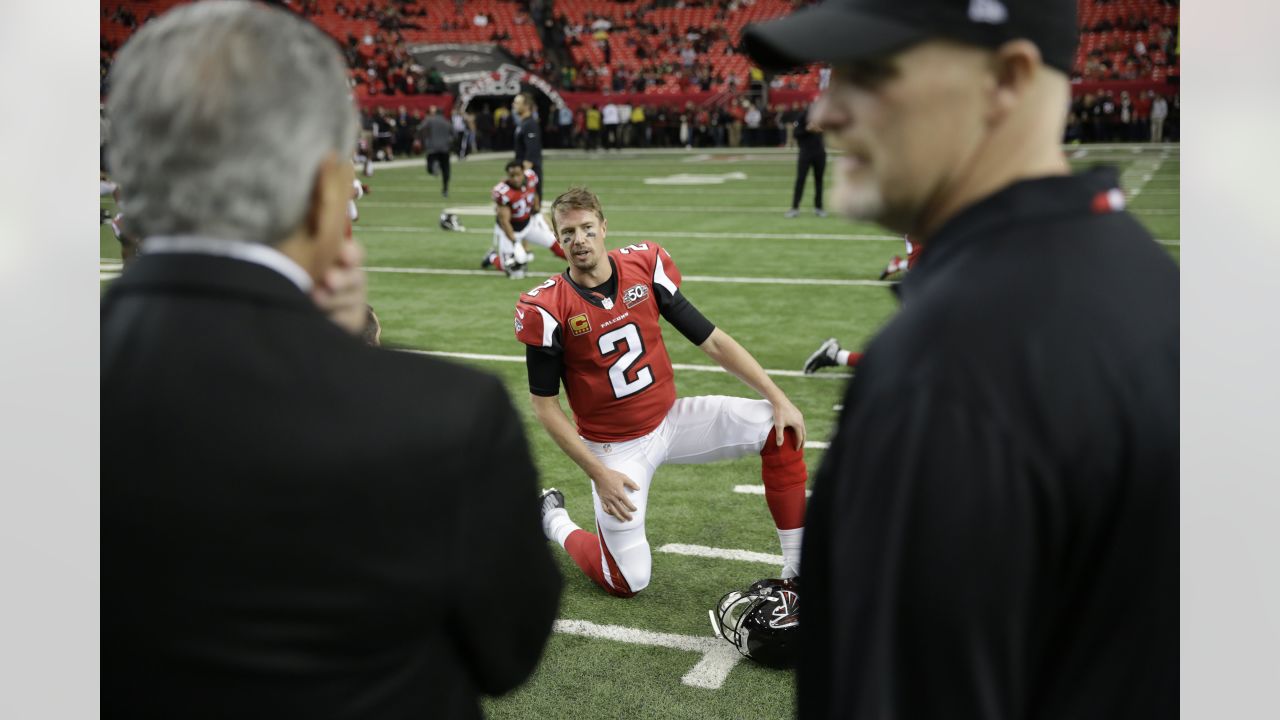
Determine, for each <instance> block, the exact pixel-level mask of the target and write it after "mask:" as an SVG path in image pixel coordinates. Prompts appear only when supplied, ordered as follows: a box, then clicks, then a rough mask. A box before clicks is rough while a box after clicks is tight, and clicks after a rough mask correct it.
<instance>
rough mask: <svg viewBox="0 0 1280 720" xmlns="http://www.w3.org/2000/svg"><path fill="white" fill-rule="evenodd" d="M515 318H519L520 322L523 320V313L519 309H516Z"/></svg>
mask: <svg viewBox="0 0 1280 720" xmlns="http://www.w3.org/2000/svg"><path fill="white" fill-rule="evenodd" d="M516 317H518V318H520V319H521V320H523V319H524V311H523V310H521V309H520V308H516Z"/></svg>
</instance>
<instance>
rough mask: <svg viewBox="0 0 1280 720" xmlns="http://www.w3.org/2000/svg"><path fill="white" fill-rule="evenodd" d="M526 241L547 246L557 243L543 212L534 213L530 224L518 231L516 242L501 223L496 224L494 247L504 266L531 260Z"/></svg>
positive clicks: (494, 227) (494, 228)
mask: <svg viewBox="0 0 1280 720" xmlns="http://www.w3.org/2000/svg"><path fill="white" fill-rule="evenodd" d="M526 242H529V243H533V244H534V245H541V246H542V247H547V248H549V247H551V246H552V245H555V244H556V236H555V233H553V232H551V226H549V225H547V220H546V218H544V217H543V216H542V213H534V214H533V216H532V217H531V218H529V224H528V225H525V226H524V229H522V230H517V231H516V242H515V243H512V242H511V239H510V238H508V237H507V234H506V233H505V232H503V231H502V227H501V226H500V225H497V224H496V223H495V224H494V226H493V247H494V249H496V250H497V251H498V257H500V258H502V266H503V267H511V266H512V265H523V264H525V263H527V262H529V253H528V251H526V250H525V249H524V243H526Z"/></svg>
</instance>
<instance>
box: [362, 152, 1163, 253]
mask: <svg viewBox="0 0 1280 720" xmlns="http://www.w3.org/2000/svg"><path fill="white" fill-rule="evenodd" d="M1157 168H1159V165H1158V164H1157V165H1156V166H1154V167H1153V168H1151V170H1150V171H1149V172H1146V173H1144V174H1143V175H1140V176H1135V177H1142V178H1145V179H1143V180H1141V182H1136V181H1133V180H1129V181H1122V183H1121V186H1122V187H1125V186H1130V185H1132V186H1133V187H1131V188H1130V190H1129V195H1130V197H1134V196H1136V195H1137V193H1139V192H1141V191H1142V187H1143V186H1145V185H1146V183H1147V182H1148V181H1150V179H1151V177H1150V172H1154V171H1155V169H1157ZM1127 172H1128V171H1126V173H1127ZM1135 182H1136V184H1135ZM697 192H701V190H698V191H697ZM361 207H388V208H421V209H430V210H433V211H434V210H435V209H438V208H439V207H440V203H412V202H406V203H396V202H383V203H377V202H366V203H361ZM786 210H787V208H786V207H742V206H736V205H725V206H707V205H610V206H609V212H610V213H681V214H690V213H692V214H699V215H701V214H705V213H712V214H722V215H724V214H734V213H738V214H743V215H776V216H778V218H780V219H781V218H782V214H783V213H784V212H786ZM1129 212H1131V213H1133V214H1135V215H1162V214H1177V213H1178V212H1179V211H1178V210H1173V209H1169V210H1167V211H1165V210H1152V209H1146V208H1139V209H1137V210H1130V211H1129ZM827 222H839V221H838V220H833V219H832V218H828V219H827ZM486 232H487V233H489V234H492V232H493V231H492V230H487V231H486ZM609 234H610V235H617V234H618V233H617V232H610V233H609ZM646 234H650V235H652V234H653V233H646ZM844 237H848V236H844ZM876 239H884V238H882V237H879V236H877V238H876ZM891 239H895V240H901V239H902V238H898V237H894V238H891Z"/></svg>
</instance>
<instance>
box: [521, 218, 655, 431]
mask: <svg viewBox="0 0 1280 720" xmlns="http://www.w3.org/2000/svg"><path fill="white" fill-rule="evenodd" d="M608 257H609V258H611V259H612V260H613V263H614V269H615V272H616V273H617V276H618V286H617V291H616V295H615V296H614V297H612V298H607V299H606V300H605V301H603V302H601V303H599V304H597V303H593V302H592V301H591V300H589V299H588V298H589V297H593V296H594V294H593V293H590V292H589V291H587V290H585V289H582V288H579V287H578V286H577V285H575V284H574V283H572V282H570V281H569V279H568V278H567V277H566V275H565V274H564V273H562V274H560V275H554V276H552V277H551V278H548V279H547V281H546V282H544V283H542V284H541V285H539V286H538V287H536V288H534V289H532V290H530V291H529V292H527V293H524V294H523V295H521V296H520V299H519V300H518V301H517V302H516V316H515V330H516V338H517V339H519V340H520V342H523V343H525V344H527V345H532V346H534V347H548V348H555V349H557V350H559V351H560V352H562V353H563V357H564V378H563V383H564V387H565V392H566V393H567V394H568V396H569V407H571V408H572V409H573V416H574V420H575V421H576V422H577V424H578V434H580V435H582V436H583V437H585V438H587V439H588V440H593V441H595V442H622V441H624V440H634V439H635V438H638V437H640V436H642V435H646V434H648V433H650V432H652V431H653V430H654V429H655V428H657V427H658V425H660V424H661V423H662V420H663V418H665V417H666V416H667V411H668V410H670V409H671V406H672V404H674V403H675V401H676V383H675V375H674V373H673V372H672V370H671V358H670V357H669V356H668V355H667V346H666V344H665V343H664V342H663V340H662V330H661V328H660V327H659V324H658V318H659V317H660V315H659V310H658V298H657V292H658V288H659V287H661V288H663V289H664V290H665V292H667V293H668V294H670V295H675V293H676V290H677V289H678V288H679V287H680V270H679V269H678V268H677V267H676V264H675V261H674V260H672V259H671V256H670V255H668V254H667V251H666V250H664V249H662V247H661V246H659V245H658V244H657V243H653V242H648V243H639V244H636V245H628V246H627V247H624V248H618V249H616V250H610V251H609V254H608Z"/></svg>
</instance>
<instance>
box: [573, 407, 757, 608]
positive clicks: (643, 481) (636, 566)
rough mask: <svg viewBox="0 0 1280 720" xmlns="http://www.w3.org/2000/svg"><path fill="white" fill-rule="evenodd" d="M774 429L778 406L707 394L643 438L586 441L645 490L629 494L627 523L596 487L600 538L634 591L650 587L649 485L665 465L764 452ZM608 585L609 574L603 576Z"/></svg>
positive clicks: (674, 410)
mask: <svg viewBox="0 0 1280 720" xmlns="http://www.w3.org/2000/svg"><path fill="white" fill-rule="evenodd" d="M770 430H773V405H770V404H769V401H767V400H748V399H747V398H739V397H727V396H725V395H705V396H699V397H689V398H678V399H677V400H676V402H675V405H673V406H672V407H671V410H669V411H668V412H667V417H666V419H664V420H663V421H662V424H661V425H659V426H658V427H657V429H655V430H654V431H653V432H651V433H649V434H648V435H645V436H644V437H639V438H636V439H635V440H628V441H626V442H620V443H597V442H592V441H590V440H586V439H585V438H584V439H583V442H584V443H586V445H587V448H588V449H589V450H590V451H591V453H592V454H593V455H595V456H596V457H597V458H600V461H601V462H603V463H604V464H605V466H606V467H608V468H610V469H612V470H617V471H618V472H620V473H623V474H625V475H626V476H627V477H629V478H631V480H632V482H634V483H635V484H637V485H639V486H640V489H639V490H636V491H628V493H629V498H630V500H631V503H632V504H633V505H635V506H636V509H635V511H634V512H632V513H631V520H629V521H627V522H622V521H621V520H619V519H617V518H615V517H614V516H612V515H608V514H606V513H605V512H604V511H603V510H601V509H600V497H599V495H597V494H596V487H595V483H591V501H592V504H593V505H594V506H595V512H596V522H597V523H598V524H599V526H600V534H601V535H600V537H601V539H602V540H603V541H604V542H605V544H606V546H607V547H608V548H609V552H610V554H612V555H613V559H614V561H615V562H616V563H617V564H618V569H619V570H621V571H622V575H623V577H625V578H626V580H627V584H628V585H629V586H630V587H631V590H632V591H633V592H639V591H640V590H641V589H643V588H644V587H645V586H647V585H648V584H649V575H650V571H651V569H652V566H653V559H652V556H651V554H650V552H649V541H648V539H647V537H646V536H645V531H644V519H645V510H646V509H647V507H648V504H649V485H650V483H651V482H652V481H653V474H654V472H655V471H657V469H658V467H659V466H660V465H663V464H665V463H675V464H678V465H696V464H701V463H709V462H715V461H717V460H731V459H733V458H740V457H743V456H745V455H751V454H759V452H760V449H761V448H762V447H764V441H765V439H766V438H768V436H769V431H770ZM604 576H605V581H606V582H609V573H608V572H606V573H605V574H604Z"/></svg>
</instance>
